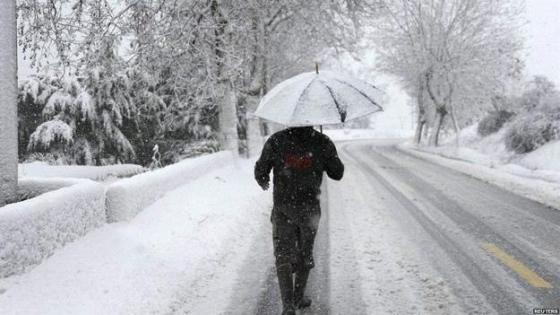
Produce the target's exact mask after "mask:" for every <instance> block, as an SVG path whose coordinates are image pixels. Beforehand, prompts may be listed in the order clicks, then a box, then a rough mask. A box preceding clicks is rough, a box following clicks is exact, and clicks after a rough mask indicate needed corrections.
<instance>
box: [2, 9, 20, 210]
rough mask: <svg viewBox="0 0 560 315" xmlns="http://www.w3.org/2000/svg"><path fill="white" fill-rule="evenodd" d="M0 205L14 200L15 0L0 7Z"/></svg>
mask: <svg viewBox="0 0 560 315" xmlns="http://www.w3.org/2000/svg"><path fill="white" fill-rule="evenodd" d="M0 41H1V42H2V45H1V47H0V69H2V71H1V72H0V91H1V92H0V206H2V205H4V204H5V203H6V202H8V201H10V200H14V198H15V194H16V189H17V162H18V152H17V150H18V145H17V56H16V52H17V49H16V48H17V47H16V3H15V0H8V1H4V2H3V3H2V10H0Z"/></svg>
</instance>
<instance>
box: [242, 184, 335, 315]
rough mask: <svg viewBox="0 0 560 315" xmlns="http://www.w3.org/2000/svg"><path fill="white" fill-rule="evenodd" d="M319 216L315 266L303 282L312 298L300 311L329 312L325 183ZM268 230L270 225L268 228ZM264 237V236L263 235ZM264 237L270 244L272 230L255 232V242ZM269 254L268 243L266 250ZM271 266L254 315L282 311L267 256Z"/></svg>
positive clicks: (310, 312)
mask: <svg viewBox="0 0 560 315" xmlns="http://www.w3.org/2000/svg"><path fill="white" fill-rule="evenodd" d="M321 190H322V194H321V212H322V213H321V220H320V221H319V230H318V232H317V237H316V239H315V249H314V258H315V262H316V263H315V268H313V270H311V274H310V276H309V281H308V285H307V290H306V294H307V295H308V296H309V297H310V298H311V299H312V301H313V302H312V304H311V307H309V309H305V310H303V311H300V312H299V313H300V314H329V312H330V311H329V292H330V276H329V274H330V272H329V261H330V257H329V256H330V255H329V237H328V235H329V208H328V191H327V185H326V183H323V186H322V188H321ZM268 230H270V228H269V229H268ZM263 237H264V238H263ZM263 241H267V242H270V244H272V234H271V233H268V234H267V235H263V236H259V237H258V238H257V242H263ZM266 254H268V255H269V256H270V257H273V251H272V246H270V250H269V252H268V253H266ZM271 262H272V263H271V264H272V266H271V267H269V268H268V272H267V273H266V276H265V277H266V282H265V283H264V285H263V288H262V291H261V294H260V296H259V298H258V301H257V306H256V309H255V314H257V315H276V314H280V313H281V312H282V303H281V299H280V290H279V287H278V279H277V277H276V267H274V259H273V258H272V259H271ZM251 267H252V263H251V262H250V263H249V265H248V266H247V268H244V269H246V270H250V269H251Z"/></svg>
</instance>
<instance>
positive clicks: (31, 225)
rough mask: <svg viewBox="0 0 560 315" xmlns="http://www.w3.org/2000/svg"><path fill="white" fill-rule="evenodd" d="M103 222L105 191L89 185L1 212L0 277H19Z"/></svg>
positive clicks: (51, 193) (84, 183)
mask: <svg viewBox="0 0 560 315" xmlns="http://www.w3.org/2000/svg"><path fill="white" fill-rule="evenodd" d="M104 222H105V189H104V187H103V185H101V184H97V183H94V182H91V181H87V182H83V183H81V184H77V185H73V186H70V187H66V188H63V189H59V190H56V191H52V192H49V193H46V194H42V195H40V196H38V197H36V198H32V199H28V200H25V201H22V202H18V203H13V204H9V205H7V206H4V207H2V208H0V277H6V276H9V275H12V274H16V273H21V272H23V271H25V269H26V268H27V267H29V266H32V265H36V264H38V263H40V262H41V261H42V260H43V259H44V258H46V257H48V256H50V255H52V254H53V252H54V251H55V249H57V248H59V247H61V246H63V245H64V244H66V243H68V242H71V241H73V240H75V239H76V238H78V237H80V236H82V235H84V234H86V233H87V232H88V231H90V230H92V229H94V228H95V227H98V226H100V225H101V224H103V223H104Z"/></svg>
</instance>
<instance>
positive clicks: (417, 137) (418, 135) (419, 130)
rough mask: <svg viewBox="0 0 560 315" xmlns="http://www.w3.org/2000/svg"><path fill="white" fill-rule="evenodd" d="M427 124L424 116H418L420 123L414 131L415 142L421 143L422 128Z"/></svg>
mask: <svg viewBox="0 0 560 315" xmlns="http://www.w3.org/2000/svg"><path fill="white" fill-rule="evenodd" d="M425 124H426V121H424V119H423V118H422V117H418V123H417V124H416V131H415V133H414V143H416V144H420V141H422V130H423V129H424V125H425Z"/></svg>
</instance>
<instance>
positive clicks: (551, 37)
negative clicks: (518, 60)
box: [525, 0, 560, 87]
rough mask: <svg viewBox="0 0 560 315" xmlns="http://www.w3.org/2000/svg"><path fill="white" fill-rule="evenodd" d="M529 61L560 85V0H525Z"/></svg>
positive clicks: (531, 69)
mask: <svg viewBox="0 0 560 315" xmlns="http://www.w3.org/2000/svg"><path fill="white" fill-rule="evenodd" d="M525 3H526V18H527V20H528V24H527V25H526V27H525V33H526V43H525V44H526V46H527V48H526V54H527V59H526V65H527V69H526V70H527V73H528V74H529V75H535V74H543V75H545V76H547V77H549V78H550V79H552V80H553V81H554V82H555V83H556V85H557V86H559V87H560V0H526V2H525Z"/></svg>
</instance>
